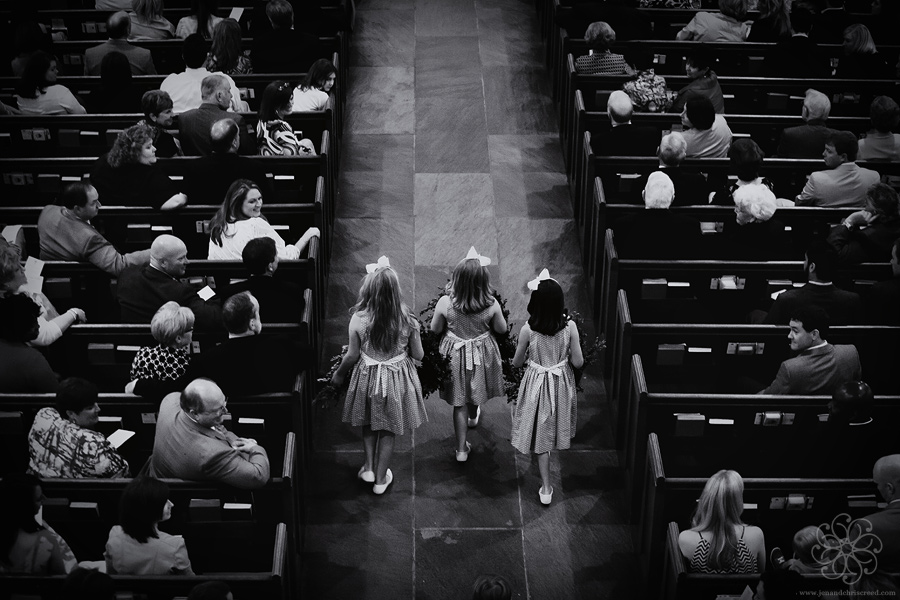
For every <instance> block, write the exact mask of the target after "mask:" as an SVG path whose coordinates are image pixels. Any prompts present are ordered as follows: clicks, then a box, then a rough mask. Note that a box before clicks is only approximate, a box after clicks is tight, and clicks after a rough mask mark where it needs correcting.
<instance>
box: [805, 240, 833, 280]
mask: <svg viewBox="0 0 900 600" xmlns="http://www.w3.org/2000/svg"><path fill="white" fill-rule="evenodd" d="M806 259H807V260H808V261H809V262H811V263H815V265H816V276H817V277H818V278H819V279H821V280H822V281H831V279H832V278H833V277H834V272H835V269H836V268H837V264H838V253H837V250H835V249H834V246H832V245H831V244H829V243H828V242H826V241H825V240H814V241H812V242H810V244H809V246H807V248H806Z"/></svg>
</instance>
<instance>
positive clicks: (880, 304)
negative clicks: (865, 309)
mask: <svg viewBox="0 0 900 600" xmlns="http://www.w3.org/2000/svg"><path fill="white" fill-rule="evenodd" d="M866 304H867V306H869V307H870V308H871V309H872V312H873V318H872V321H873V322H874V323H879V324H884V325H900V277H894V278H893V279H889V280H887V281H879V282H878V283H876V284H875V285H873V286H872V289H871V290H869V296H868V302H867V303H866Z"/></svg>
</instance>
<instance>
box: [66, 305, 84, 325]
mask: <svg viewBox="0 0 900 600" xmlns="http://www.w3.org/2000/svg"><path fill="white" fill-rule="evenodd" d="M66 312H68V313H70V314H71V315H72V316H73V317H74V318H75V321H74V323H72V324H73V325H74V324H75V323H87V317H86V316H85V314H84V311H83V310H81V309H80V308H70V309H69V310H67V311H66Z"/></svg>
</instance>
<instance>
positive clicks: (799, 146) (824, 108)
mask: <svg viewBox="0 0 900 600" xmlns="http://www.w3.org/2000/svg"><path fill="white" fill-rule="evenodd" d="M829 113H831V101H830V100H829V99H828V96H826V95H825V94H823V93H822V92H817V91H816V90H812V89H810V90H806V97H805V98H804V99H803V110H802V111H801V114H800V116H801V118H802V119H803V122H804V124H803V125H798V126H797V127H785V129H784V131H783V132H782V133H781V141H780V142H778V156H780V157H781V158H819V157H820V156H822V149H823V148H825V142H826V141H827V140H828V136H830V135H832V134H833V133H834V132H835V130H834V129H831V128H829V127H826V126H825V121H826V120H827V119H828V115H829Z"/></svg>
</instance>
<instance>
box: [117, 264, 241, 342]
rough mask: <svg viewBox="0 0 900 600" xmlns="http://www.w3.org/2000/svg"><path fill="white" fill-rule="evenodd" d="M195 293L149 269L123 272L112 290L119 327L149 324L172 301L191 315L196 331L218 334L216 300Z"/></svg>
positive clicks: (219, 318) (219, 310) (219, 323)
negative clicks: (116, 302)
mask: <svg viewBox="0 0 900 600" xmlns="http://www.w3.org/2000/svg"><path fill="white" fill-rule="evenodd" d="M197 291H198V290H197V288H194V287H193V286H190V285H188V284H186V283H182V282H181V281H179V280H177V279H175V278H173V277H171V276H169V275H167V274H165V273H163V272H162V271H160V270H159V269H155V268H153V267H151V266H150V265H146V266H143V267H130V268H128V269H125V270H124V271H122V273H121V274H120V275H119V282H118V285H117V286H116V295H117V296H118V298H119V306H120V307H121V309H122V322H123V323H149V322H150V320H151V319H152V318H153V315H154V314H156V311H157V310H159V307H160V306H162V305H163V304H165V303H166V302H169V301H170V300H172V301H175V302H177V303H178V304H180V305H181V306H186V307H187V308H190V309H191V310H192V311H194V318H195V322H194V327H196V328H197V329H202V330H206V331H220V330H222V329H223V327H224V326H223V325H222V306H221V303H220V302H221V301H220V299H219V298H218V297H214V298H210V299H209V301H208V302H207V301H204V300H203V298H201V297H200V296H198V295H197Z"/></svg>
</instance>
